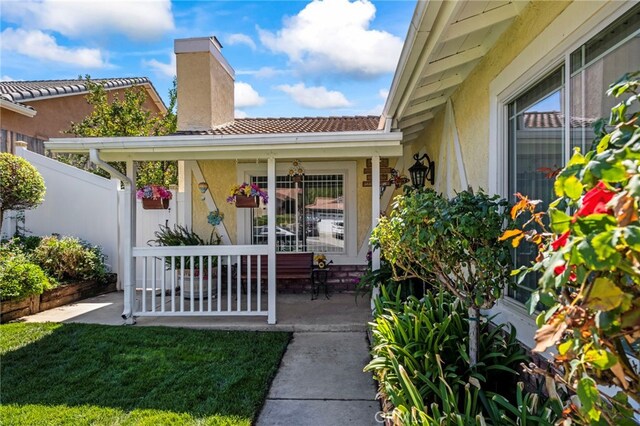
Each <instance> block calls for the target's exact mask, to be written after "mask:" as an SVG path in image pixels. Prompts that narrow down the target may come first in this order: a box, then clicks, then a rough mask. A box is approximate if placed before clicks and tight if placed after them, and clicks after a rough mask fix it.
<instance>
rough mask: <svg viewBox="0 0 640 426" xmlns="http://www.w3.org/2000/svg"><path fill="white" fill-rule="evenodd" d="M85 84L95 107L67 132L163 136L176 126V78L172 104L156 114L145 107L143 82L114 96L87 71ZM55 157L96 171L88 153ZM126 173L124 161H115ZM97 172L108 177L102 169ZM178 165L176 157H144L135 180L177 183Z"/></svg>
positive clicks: (139, 183) (114, 164)
mask: <svg viewBox="0 0 640 426" xmlns="http://www.w3.org/2000/svg"><path fill="white" fill-rule="evenodd" d="M84 84H85V86H86V87H87V90H88V91H89V93H88V94H87V102H88V103H89V104H90V105H91V106H92V107H93V110H92V111H91V113H90V114H89V115H88V116H87V117H85V118H84V119H83V120H82V121H80V122H78V123H71V126H70V128H69V129H68V130H67V131H66V133H69V134H72V135H74V136H82V137H108V136H163V135H170V134H172V133H175V132H176V130H177V116H176V103H177V92H176V80H175V79H174V80H173V87H172V88H171V89H170V90H169V106H168V107H167V112H166V113H164V114H158V115H153V114H151V112H150V111H149V110H148V109H146V107H145V103H146V102H147V99H148V98H147V92H146V90H145V89H144V88H143V87H141V86H136V87H131V88H127V89H125V90H123V91H122V96H119V94H116V95H115V96H114V97H113V98H111V96H110V94H109V93H108V92H107V91H106V89H105V88H104V86H103V85H102V84H99V83H97V82H95V81H92V80H91V78H90V77H89V76H88V75H87V76H85V78H84ZM56 159H57V160H59V161H61V162H63V163H66V164H70V165H72V166H74V167H78V168H81V169H85V170H90V171H94V169H93V167H92V166H91V165H90V163H89V157H88V156H87V155H85V154H58V155H57V156H56ZM112 165H113V166H114V167H116V168H117V169H118V170H119V171H120V172H122V173H125V167H124V164H123V163H113V164H112ZM96 173H97V174H98V175H100V176H105V177H108V174H107V173H106V172H105V171H103V170H98V171H96ZM177 183H178V167H177V163H176V162H175V161H145V162H140V163H139V164H138V172H137V177H136V184H137V185H138V186H139V187H142V186H144V185H150V184H159V185H165V186H168V185H176V184H177Z"/></svg>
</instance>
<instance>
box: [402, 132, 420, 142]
mask: <svg viewBox="0 0 640 426" xmlns="http://www.w3.org/2000/svg"><path fill="white" fill-rule="evenodd" d="M418 136H420V132H416V133H412V134H410V135H408V136H405V137H404V139H403V140H402V141H403V142H405V143H406V142H411V141H413V140H415V139H418Z"/></svg>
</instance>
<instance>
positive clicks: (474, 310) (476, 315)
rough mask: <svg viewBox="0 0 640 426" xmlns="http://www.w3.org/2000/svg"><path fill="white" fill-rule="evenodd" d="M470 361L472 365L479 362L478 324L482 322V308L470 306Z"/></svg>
mask: <svg viewBox="0 0 640 426" xmlns="http://www.w3.org/2000/svg"><path fill="white" fill-rule="evenodd" d="M468 312H469V362H470V365H471V367H475V365H476V364H477V363H478V324H479V323H480V309H478V307H476V306H469V311H468Z"/></svg>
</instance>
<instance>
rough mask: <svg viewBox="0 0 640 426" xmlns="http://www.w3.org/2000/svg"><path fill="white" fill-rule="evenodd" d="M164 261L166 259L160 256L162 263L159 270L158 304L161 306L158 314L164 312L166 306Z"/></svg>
mask: <svg viewBox="0 0 640 426" xmlns="http://www.w3.org/2000/svg"><path fill="white" fill-rule="evenodd" d="M166 260H167V258H166V257H164V256H162V263H161V264H160V270H161V271H162V293H160V303H161V304H162V306H161V307H160V312H164V310H165V304H166V300H165V296H166V295H165V293H166V292H167V271H166V269H164V265H165V264H166Z"/></svg>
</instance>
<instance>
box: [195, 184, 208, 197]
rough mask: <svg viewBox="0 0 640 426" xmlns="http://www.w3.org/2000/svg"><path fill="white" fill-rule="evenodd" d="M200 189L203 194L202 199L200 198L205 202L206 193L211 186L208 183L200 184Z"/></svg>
mask: <svg viewBox="0 0 640 426" xmlns="http://www.w3.org/2000/svg"><path fill="white" fill-rule="evenodd" d="M198 189H199V190H200V193H201V194H202V197H200V198H201V199H203V200H204V193H205V192H207V190H208V189H209V184H208V183H207V182H200V183H199V184H198Z"/></svg>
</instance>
